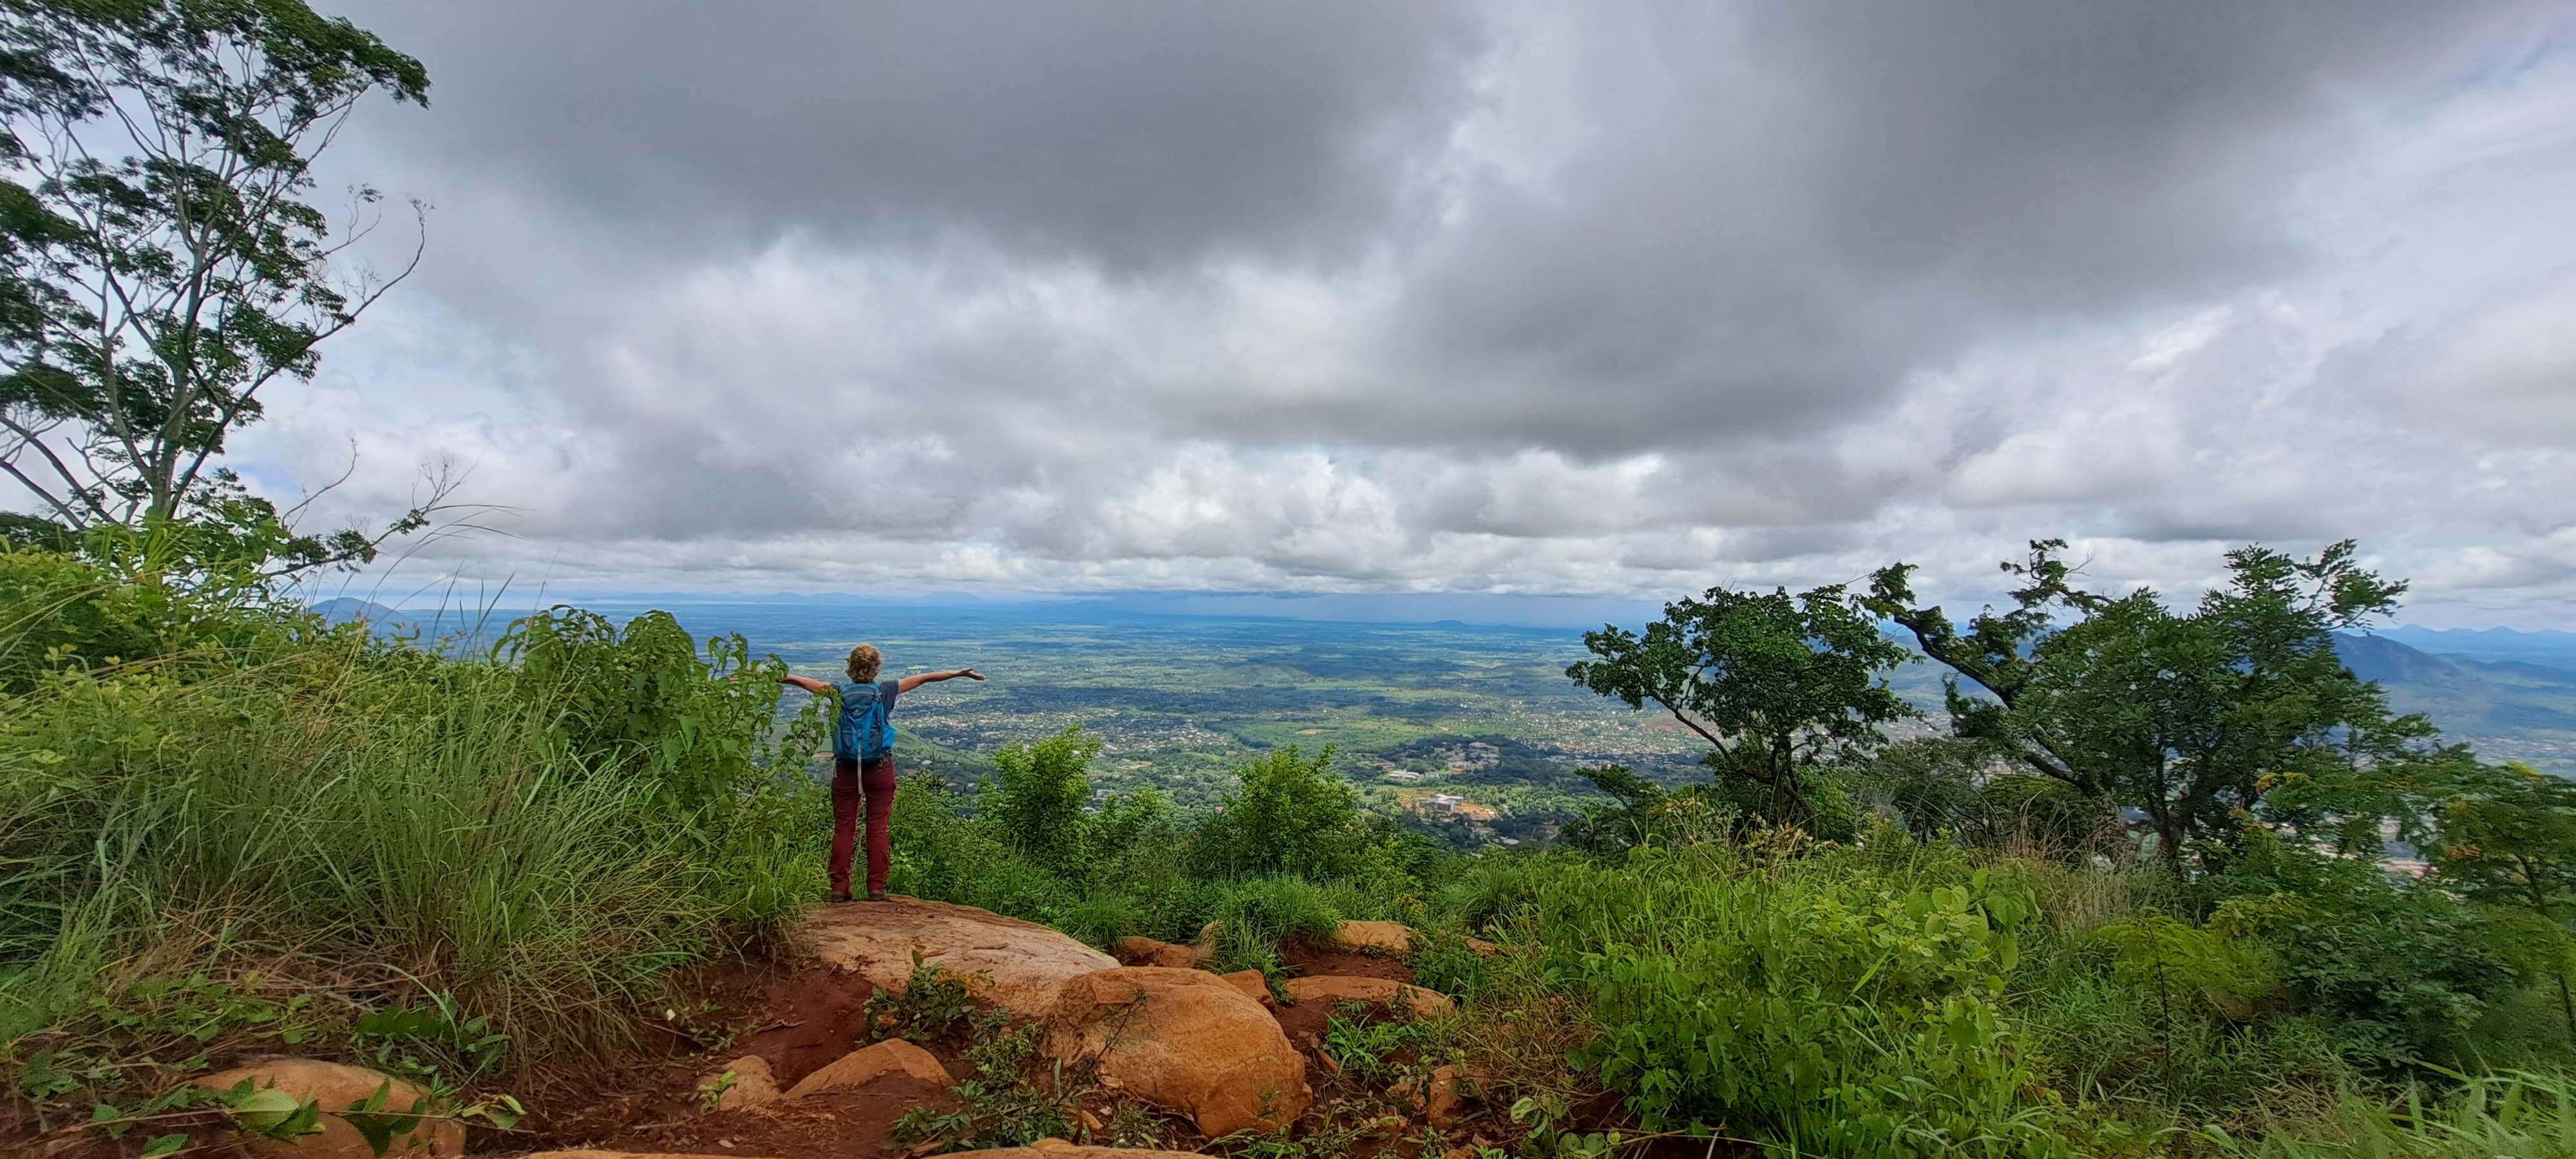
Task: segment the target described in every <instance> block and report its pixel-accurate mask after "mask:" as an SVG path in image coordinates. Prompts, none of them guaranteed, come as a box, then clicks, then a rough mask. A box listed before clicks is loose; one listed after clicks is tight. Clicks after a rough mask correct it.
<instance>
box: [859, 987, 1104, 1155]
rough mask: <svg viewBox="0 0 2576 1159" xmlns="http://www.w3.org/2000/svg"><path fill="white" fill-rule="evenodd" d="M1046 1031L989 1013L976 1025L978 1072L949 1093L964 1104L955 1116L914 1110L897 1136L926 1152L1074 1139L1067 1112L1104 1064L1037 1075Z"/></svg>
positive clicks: (972, 1055) (970, 1053)
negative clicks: (1019, 1024)
mask: <svg viewBox="0 0 2576 1159" xmlns="http://www.w3.org/2000/svg"><path fill="white" fill-rule="evenodd" d="M1044 1032H1045V1027H1043V1026H1041V1025H1040V1024H1038V1023H1034V1022H1032V1023H1028V1024H1026V1025H1023V1026H1019V1027H1016V1028H1014V1027H1012V1026H1011V1025H1010V1019H1009V1016H1008V1015H1007V1014H1006V1013H1005V1012H1002V1011H998V1010H997V1011H994V1012H992V1013H990V1014H987V1015H985V1016H983V1017H982V1018H981V1019H979V1020H978V1022H977V1023H976V1026H975V1028H974V1033H973V1041H974V1045H973V1046H971V1047H968V1048H967V1051H966V1062H967V1064H968V1065H970V1066H973V1067H974V1068H975V1074H974V1076H973V1077H971V1078H968V1079H967V1080H966V1081H964V1082H961V1083H959V1084H957V1085H956V1086H953V1087H950V1088H949V1093H951V1094H953V1095H955V1096H957V1098H958V1100H959V1101H960V1102H961V1103H963V1104H964V1105H963V1106H962V1107H961V1108H959V1109H957V1110H954V1111H941V1110H938V1109H936V1108H934V1107H932V1106H930V1105H928V1104H924V1105H922V1106H917V1107H914V1108H913V1109H911V1110H909V1111H906V1112H904V1114H903V1117H902V1118H900V1119H897V1120H895V1123H894V1127H893V1130H892V1131H891V1133H890V1137H891V1138H892V1139H893V1140H894V1142H895V1143H897V1144H898V1145H902V1146H913V1147H926V1149H925V1150H924V1151H923V1152H922V1153H924V1154H928V1153H934V1152H937V1151H942V1150H951V1151H978V1150H988V1149H992V1148H997V1147H1025V1146H1028V1145H1029V1144H1031V1143H1034V1142H1036V1141H1038V1140H1040V1139H1045V1138H1059V1139H1062V1138H1071V1137H1073V1136H1074V1135H1075V1134H1076V1133H1077V1132H1076V1131H1075V1128H1074V1126H1073V1124H1072V1122H1071V1121H1069V1120H1068V1119H1067V1118H1066V1116H1065V1108H1066V1107H1067V1106H1069V1105H1071V1104H1073V1103H1074V1102H1076V1101H1078V1100H1079V1099H1080V1098H1081V1097H1082V1096H1083V1095H1084V1094H1085V1093H1086V1092H1087V1091H1088V1090H1089V1089H1090V1088H1091V1087H1092V1085H1093V1082H1092V1077H1093V1075H1092V1072H1093V1071H1094V1070H1095V1069H1096V1066H1097V1064H1096V1063H1091V1064H1077V1065H1076V1066H1074V1067H1073V1068H1072V1069H1071V1070H1070V1071H1067V1070H1065V1069H1063V1068H1058V1069H1057V1070H1055V1071H1054V1072H1053V1073H1047V1074H1044V1075H1041V1074H1039V1073H1036V1072H1037V1071H1038V1068H1037V1066H1036V1065H1035V1064H1036V1062H1037V1058H1038V1040H1039V1037H1040V1035H1042V1034H1043V1033H1044Z"/></svg>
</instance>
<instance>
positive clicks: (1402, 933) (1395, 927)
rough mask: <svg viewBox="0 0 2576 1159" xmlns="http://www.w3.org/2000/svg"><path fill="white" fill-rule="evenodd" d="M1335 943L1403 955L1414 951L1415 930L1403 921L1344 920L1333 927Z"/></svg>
mask: <svg viewBox="0 0 2576 1159" xmlns="http://www.w3.org/2000/svg"><path fill="white" fill-rule="evenodd" d="M1333 944H1335V945H1337V946H1340V947H1341V948H1343V949H1345V950H1357V951H1360V952H1362V953H1371V954H1394V955H1396V956H1398V957H1401V956H1403V955H1405V954H1410V953H1412V952H1413V931H1412V930H1408V929H1406V928H1404V923H1403V922H1343V923H1342V924H1341V925H1339V926H1336V927H1334V929H1333Z"/></svg>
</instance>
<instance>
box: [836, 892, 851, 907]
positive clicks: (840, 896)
mask: <svg viewBox="0 0 2576 1159" xmlns="http://www.w3.org/2000/svg"><path fill="white" fill-rule="evenodd" d="M849 900H850V891H848V890H846V889H836V890H833V891H832V904H834V905H840V904H842V903H844V902H847V901H849Z"/></svg>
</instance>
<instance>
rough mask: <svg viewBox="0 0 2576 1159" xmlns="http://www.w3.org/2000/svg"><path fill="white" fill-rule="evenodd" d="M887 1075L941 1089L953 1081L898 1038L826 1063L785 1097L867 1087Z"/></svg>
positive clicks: (936, 1062)
mask: <svg viewBox="0 0 2576 1159" xmlns="http://www.w3.org/2000/svg"><path fill="white" fill-rule="evenodd" d="M889 1074H908V1075H911V1076H912V1077H914V1078H917V1079H920V1080H922V1081H923V1082H927V1083H934V1084H936V1085H939V1086H943V1087H944V1086H947V1085H948V1084H949V1083H950V1082H951V1081H952V1080H951V1079H950V1078H949V1077H948V1068H946V1067H943V1066H941V1065H939V1060H938V1059H936V1058H933V1057H931V1054H930V1052H929V1051H926V1050H923V1049H921V1048H920V1047H918V1046H914V1045H913V1044H911V1043H909V1042H905V1041H904V1040H902V1039H900V1038H889V1039H887V1040H885V1041H884V1042H879V1043H874V1044H872V1045H868V1046H863V1047H860V1048H859V1049H857V1050H854V1051H851V1052H850V1053H848V1054H845V1055H842V1056H841V1057H839V1058H836V1059H833V1060H832V1061H831V1062H828V1063H825V1064H824V1065H823V1069H821V1070H818V1071H815V1072H814V1073H812V1074H809V1075H806V1076H805V1077H804V1078H802V1079H799V1080H797V1083H796V1085H795V1086H792V1087H789V1088H787V1097H788V1098H791V1099H801V1098H804V1097H806V1096H807V1095H819V1094H821V1093H823V1092H825V1091H837V1090H845V1089H847V1088H850V1087H860V1086H866V1085H867V1084H868V1083H870V1082H873V1081H875V1080H876V1079H877V1078H878V1077H880V1076H882V1075H889Z"/></svg>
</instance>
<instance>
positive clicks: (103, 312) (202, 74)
mask: <svg viewBox="0 0 2576 1159" xmlns="http://www.w3.org/2000/svg"><path fill="white" fill-rule="evenodd" d="M428 86H429V80H428V77H427V74H426V73H424V72H423V70H422V68H421V65H420V62H419V61H416V60H413V59H412V58H410V57H408V56H404V55H403V54H401V53H399V52H395V51H394V50H392V49H391V48H388V47H386V46H385V44H384V43H383V42H382V41H381V40H378V39H377V38H376V37H374V36H372V35H370V34H368V33H366V32H363V31H360V30H359V29H357V28H355V27H352V26H351V25H350V24H349V23H348V22H347V21H345V20H333V19H325V18H323V17H321V16H318V15H316V14H315V13H314V12H313V11H312V10H311V9H310V8H308V7H306V6H305V5H304V4H303V3H301V2H299V0H261V2H259V3H237V2H222V0H137V2H133V3H117V4H91V3H61V2H34V0H30V2H23V3H14V4H11V5H10V6H9V7H8V10H7V13H6V19H5V20H4V21H0V95H5V98H6V99H5V100H0V159H5V161H6V162H7V163H8V165H9V168H10V170H11V171H12V172H11V180H10V181H9V182H7V183H6V184H5V186H0V371H5V373H0V407H5V408H6V411H7V413H8V414H9V415H10V416H11V417H10V418H9V420H8V421H7V423H6V424H5V427H6V430H5V432H0V439H5V443H0V447H5V450H6V452H7V453H6V454H0V461H5V462H7V463H8V464H9V465H8V468H7V470H8V472H9V474H10V475H12V476H13V477H14V478H15V480H16V481H17V482H18V483H19V484H20V485H21V486H22V487H24V488H26V489H27V490H28V491H30V492H32V493H33V494H35V495H36V496H37V497H39V499H40V500H41V501H42V502H44V503H45V505H46V506H47V508H48V513H49V514H50V515H52V516H55V517H57V518H58V519H59V520H60V521H61V522H62V523H64V524H65V525H68V526H70V527H75V528H82V529H89V528H99V527H110V526H122V527H126V528H154V527H159V526H166V525H169V524H172V523H174V522H178V521H181V520H182V519H183V517H184V516H185V515H186V514H188V513H189V511H190V509H193V510H194V511H195V512H196V513H200V514H204V515H207V516H209V517H210V518H211V519H212V520H213V521H215V522H217V523H220V524H227V525H242V526H263V527H271V528H274V527H278V526H281V525H282V521H281V520H280V518H279V515H278V512H276V511H275V509H274V508H273V507H271V506H270V505H269V504H267V502H266V501H264V500H260V499H257V498H254V497H252V496H250V495H248V494H247V492H245V491H243V490H242V489H241V488H240V487H239V486H238V481H237V480H235V479H234V478H232V477H231V476H230V475H229V474H228V473H225V472H223V471H221V470H220V468H217V467H215V466H214V464H213V459H214V457H215V456H218V455H220V454H221V453H222V452H223V451H224V449H225V444H226V441H227V439H228V437H229V436H230V435H231V434H232V433H233V432H234V431H236V430H238V429H240V428H241V427H243V426H245V425H248V424H250V423H252V422H255V421H257V420H258V419H259V417H260V416H261V414H262V411H263V404H262V402H261V400H260V398H259V395H260V392H261V391H262V390H263V389H264V388H265V387H267V386H269V385H270V384H271V383H273V382H275V381H276V380H277V379H279V378H281V377H283V378H288V379H305V378H310V377H311V376H312V374H313V372H314V368H315V366H316V364H317V360H318V349H319V347H320V345H321V344H322V343H323V342H325V341H326V340H328V339H329V338H331V337H332V336H333V335H335V334H337V333H339V332H340V331H342V330H344V329H346V328H348V327H349V326H350V325H351V324H352V323H353V322H355V321H356V319H357V316H358V315H359V314H360V313H362V312H364V311H365V310H366V309H367V308H368V307H369V306H371V305H372V304H373V303H374V302H375V301H376V300H377V299H378V298H379V297H380V296H381V295H382V294H383V293H384V292H385V291H386V290H387V289H389V288H390V286H391V285H392V284H393V283H394V282H397V281H399V280H400V279H401V275H402V273H408V270H404V271H401V272H399V273H397V274H396V275H395V276H394V277H393V278H391V279H386V278H382V277H378V276H376V275H374V274H372V273H370V272H367V271H363V270H361V271H335V270H334V268H333V263H334V260H335V259H336V258H337V257H338V256H339V255H340V253H341V252H342V250H343V249H344V248H345V247H346V246H347V245H348V244H349V243H350V242H351V241H353V240H355V238H356V237H358V236H363V235H364V233H365V232H366V231H367V230H368V229H371V228H372V227H373V225H374V224H375V217H376V215H377V212H378V211H377V209H376V206H377V204H378V202H379V201H380V197H379V195H378V194H377V193H376V192H375V191H374V190H371V189H365V188H360V189H358V190H357V191H356V196H355V198H354V200H355V202H356V205H357V206H358V208H359V213H360V215H361V216H358V217H356V218H355V219H354V220H351V221H349V222H346V223H344V228H346V229H348V230H349V231H350V235H349V236H347V237H343V238H341V239H339V240H334V239H333V237H332V225H333V223H332V222H331V221H330V220H329V218H328V217H327V216H326V215H325V214H324V213H323V212H322V210H320V209H319V208H316V207H315V206H314V205H312V204H311V203H310V202H309V201H307V200H306V199H307V197H308V196H309V195H310V194H311V193H312V191H313V189H314V183H313V177H312V165H313V162H314V159H315V158H316V157H317V156H318V155H319V154H320V153H321V152H322V150H323V149H324V148H325V147H327V146H328V145H329V143H330V142H331V140H332V139H333V137H334V136H335V135H336V132H337V130H338V129H339V127H340V126H341V125H342V123H343V121H344V118H345V116H346V114H347V113H348V112H349V111H350V110H351V109H352V108H354V107H355V106H356V105H357V104H359V103H360V102H361V101H363V100H364V99H365V98H366V97H368V96H369V95H371V94H374V93H379V92H381V93H386V94H389V95H391V96H392V97H393V98H394V99H395V100H396V101H397V102H405V101H408V102H411V103H415V104H421V103H426V98H427V93H428ZM74 141H77V142H78V146H77V147H74V146H72V145H70V144H69V143H70V142H74ZM440 490H441V491H442V492H443V487H442V488H441V489H440ZM437 503H438V500H437V498H435V497H433V498H432V499H431V500H430V502H429V503H428V504H427V505H425V507H426V508H434V507H435V506H436V505H437ZM426 521H427V516H426V510H415V511H413V512H411V513H410V514H408V515H406V516H405V517H403V518H402V519H400V520H397V521H396V522H395V524H394V526H393V527H392V528H391V529H389V530H388V532H387V533H386V534H392V533H398V532H408V531H411V530H416V529H418V528H419V527H421V526H423V525H424V524H425V523H426ZM382 538H383V536H382V535H377V536H370V535H368V534H365V533H362V532H358V531H354V530H353V531H347V532H342V533H339V534H336V535H333V536H329V537H323V538H310V537H296V536H292V535H288V536H285V537H283V538H281V539H280V540H279V541H278V542H277V543H276V544H275V545H274V546H276V547H278V548H279V549H281V550H280V552H279V557H282V560H283V562H284V563H285V564H286V565H287V567H288V568H289V569H290V570H292V569H294V568H300V567H310V566H314V565H317V564H323V563H329V562H336V561H344V560H345V561H362V560H366V559H372V558H373V557H374V554H375V548H376V544H377V543H378V542H380V541H381V539H382Z"/></svg>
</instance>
